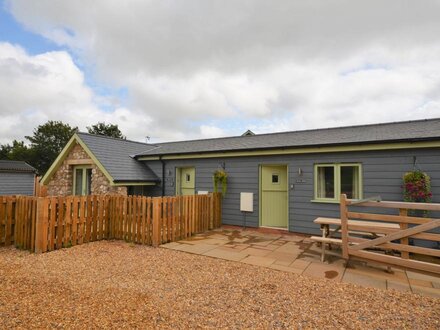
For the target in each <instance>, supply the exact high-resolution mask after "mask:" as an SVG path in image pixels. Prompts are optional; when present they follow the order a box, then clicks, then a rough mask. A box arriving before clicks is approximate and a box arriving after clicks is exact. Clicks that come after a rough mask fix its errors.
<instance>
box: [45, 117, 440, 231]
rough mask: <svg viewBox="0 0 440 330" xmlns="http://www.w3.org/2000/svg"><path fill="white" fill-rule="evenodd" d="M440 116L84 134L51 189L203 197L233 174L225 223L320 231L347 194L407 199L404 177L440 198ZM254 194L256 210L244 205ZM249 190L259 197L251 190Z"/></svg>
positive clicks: (52, 174)
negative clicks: (205, 131) (188, 137)
mask: <svg viewBox="0 0 440 330" xmlns="http://www.w3.org/2000/svg"><path fill="white" fill-rule="evenodd" d="M439 164H440V119H430V120H417V121H406V122H396V123H385V124H375V125H362V126H350V127H339V128H328V129H314V130H305V131H294V132H283V133H273V134H256V135H252V134H245V135H244V136H238V137H227V138H216V139H205V140H193V141H180V142H169V143H158V144H154V145H153V144H146V143H139V142H132V141H126V140H119V139H113V138H108V137H103V136H97V135H90V134H85V133H78V134H75V135H74V136H73V137H72V139H71V140H70V142H69V143H68V144H67V145H66V147H65V148H64V150H63V151H62V153H61V154H60V155H59V157H58V158H57V160H56V161H55V162H54V164H53V165H52V166H51V168H50V169H49V171H48V172H47V173H46V175H45V176H44V177H43V179H42V183H43V184H45V185H47V187H48V193H49V195H69V194H79V195H81V194H107V193H117V194H142V195H150V196H159V195H174V194H196V193H203V192H206V191H212V190H213V173H214V172H215V171H217V170H219V169H220V170H224V172H226V173H227V176H228V178H227V193H226V195H225V196H224V199H223V210H222V211H223V216H222V221H223V223H224V224H229V225H239V226H242V225H244V224H246V226H251V227H259V226H264V227H274V228H279V229H287V230H290V231H294V232H300V233H308V234H315V233H318V232H319V227H318V226H317V225H316V224H314V223H313V219H315V218H316V217H319V216H325V217H338V213H339V207H338V202H339V196H340V194H341V193H345V194H347V196H348V197H349V198H353V199H360V198H364V197H369V196H373V195H381V196H382V198H383V199H385V200H402V198H403V197H402V176H403V175H404V173H406V172H408V171H411V170H413V169H420V170H422V171H424V172H427V173H428V174H429V175H430V176H431V179H432V193H433V196H434V197H433V201H434V202H438V201H440V200H439V199H438V198H439V196H440V185H439V183H438V182H440V166H439ZM242 192H247V193H252V195H250V196H251V202H252V208H251V209H252V212H246V214H244V213H243V212H241V210H240V196H241V193H242ZM247 197H249V195H247Z"/></svg>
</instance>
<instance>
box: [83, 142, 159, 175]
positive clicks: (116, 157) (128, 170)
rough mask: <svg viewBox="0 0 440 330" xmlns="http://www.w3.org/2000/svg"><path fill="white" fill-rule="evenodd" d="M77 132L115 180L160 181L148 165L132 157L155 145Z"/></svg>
mask: <svg viewBox="0 0 440 330" xmlns="http://www.w3.org/2000/svg"><path fill="white" fill-rule="evenodd" d="M77 134H78V136H79V137H80V139H81V140H82V141H83V142H84V143H85V144H86V145H87V147H88V148H89V149H90V151H91V152H92V153H93V155H94V156H95V157H96V158H97V159H98V160H99V161H100V162H101V164H102V165H103V166H104V167H105V169H106V170H107V171H108V172H109V174H110V175H111V176H112V177H113V180H114V182H146V181H154V182H158V181H160V180H159V178H158V177H157V175H156V174H154V173H153V171H151V170H150V169H149V168H148V167H147V166H145V165H144V164H143V163H141V162H139V161H136V160H134V159H133V158H132V157H131V155H134V154H136V153H139V152H142V151H144V150H148V149H149V148H154V146H151V145H149V144H147V143H141V142H134V141H129V140H121V139H115V138H110V137H106V136H102V135H94V134H88V133H77Z"/></svg>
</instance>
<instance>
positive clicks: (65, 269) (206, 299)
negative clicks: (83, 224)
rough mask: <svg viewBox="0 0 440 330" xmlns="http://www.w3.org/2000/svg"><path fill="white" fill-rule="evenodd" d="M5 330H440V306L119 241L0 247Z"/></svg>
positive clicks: (431, 301) (1, 315)
mask: <svg viewBox="0 0 440 330" xmlns="http://www.w3.org/2000/svg"><path fill="white" fill-rule="evenodd" d="M0 320H2V327H5V328H83V329H84V328H151V327H160V328H197V327H200V328H267V327H271V328H284V327H289V328H338V329H340V328H358V329H359V328H364V329H365V328H369V329H373V328H396V329H397V328H398V329H402V328H413V329H423V328H427V329H429V328H430V329H438V328H439V327H440V300H439V299H435V298H430V297H424V296H419V295H416V294H410V293H401V292H397V291H384V290H378V289H368V288H362V287H357V286H355V285H352V284H344V283H334V282H330V281H326V280H316V279H313V278H310V277H303V276H300V275H296V274H292V273H285V272H281V271H276V270H272V269H267V268H262V267H257V266H252V265H246V264H242V263H235V262H229V261H224V260H219V259H213V258H209V257H203V256H198V255H191V254H186V253H182V252H178V251H172V250H166V249H161V248H158V249H154V248H150V247H147V246H137V245H136V246H135V245H130V244H127V243H123V242H105V241H102V242H95V243H89V244H84V245H81V246H76V247H73V248H70V249H63V250H59V251H55V252H50V253H46V254H40V255H35V254H29V253H28V252H24V251H18V250H15V249H13V248H1V249H0Z"/></svg>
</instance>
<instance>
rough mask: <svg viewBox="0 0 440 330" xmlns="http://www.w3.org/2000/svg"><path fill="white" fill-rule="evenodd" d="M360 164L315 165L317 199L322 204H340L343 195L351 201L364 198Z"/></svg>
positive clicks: (315, 198)
mask: <svg viewBox="0 0 440 330" xmlns="http://www.w3.org/2000/svg"><path fill="white" fill-rule="evenodd" d="M361 176H362V175H361V165H360V164H317V165H315V197H314V200H316V201H322V202H338V201H339V196H340V195H341V194H346V195H347V198H349V199H360V198H362V177H361Z"/></svg>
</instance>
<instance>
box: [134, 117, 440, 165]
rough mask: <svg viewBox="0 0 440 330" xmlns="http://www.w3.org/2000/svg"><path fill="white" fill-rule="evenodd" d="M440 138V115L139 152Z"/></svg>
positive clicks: (186, 143)
mask: <svg viewBox="0 0 440 330" xmlns="http://www.w3.org/2000/svg"><path fill="white" fill-rule="evenodd" d="M424 140H426V141H429V140H440V118H436V119H425V120H414V121H406V122H395V123H384V124H372V125H361V126H347V127H336V128H325V129H313V130H305V131H293V132H283V133H271V134H257V135H253V136H237V137H227V138H216V139H206V140H192V141H179V142H168V143H158V144H156V146H157V147H156V148H146V149H145V150H143V151H142V152H140V153H138V154H137V155H136V157H140V156H160V155H172V154H189V153H206V152H218V151H220V152H222V151H223V152H226V151H247V150H264V149H274V148H300V147H322V146H335V145H350V144H367V143H368V144H370V143H386V142H415V141H424Z"/></svg>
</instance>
